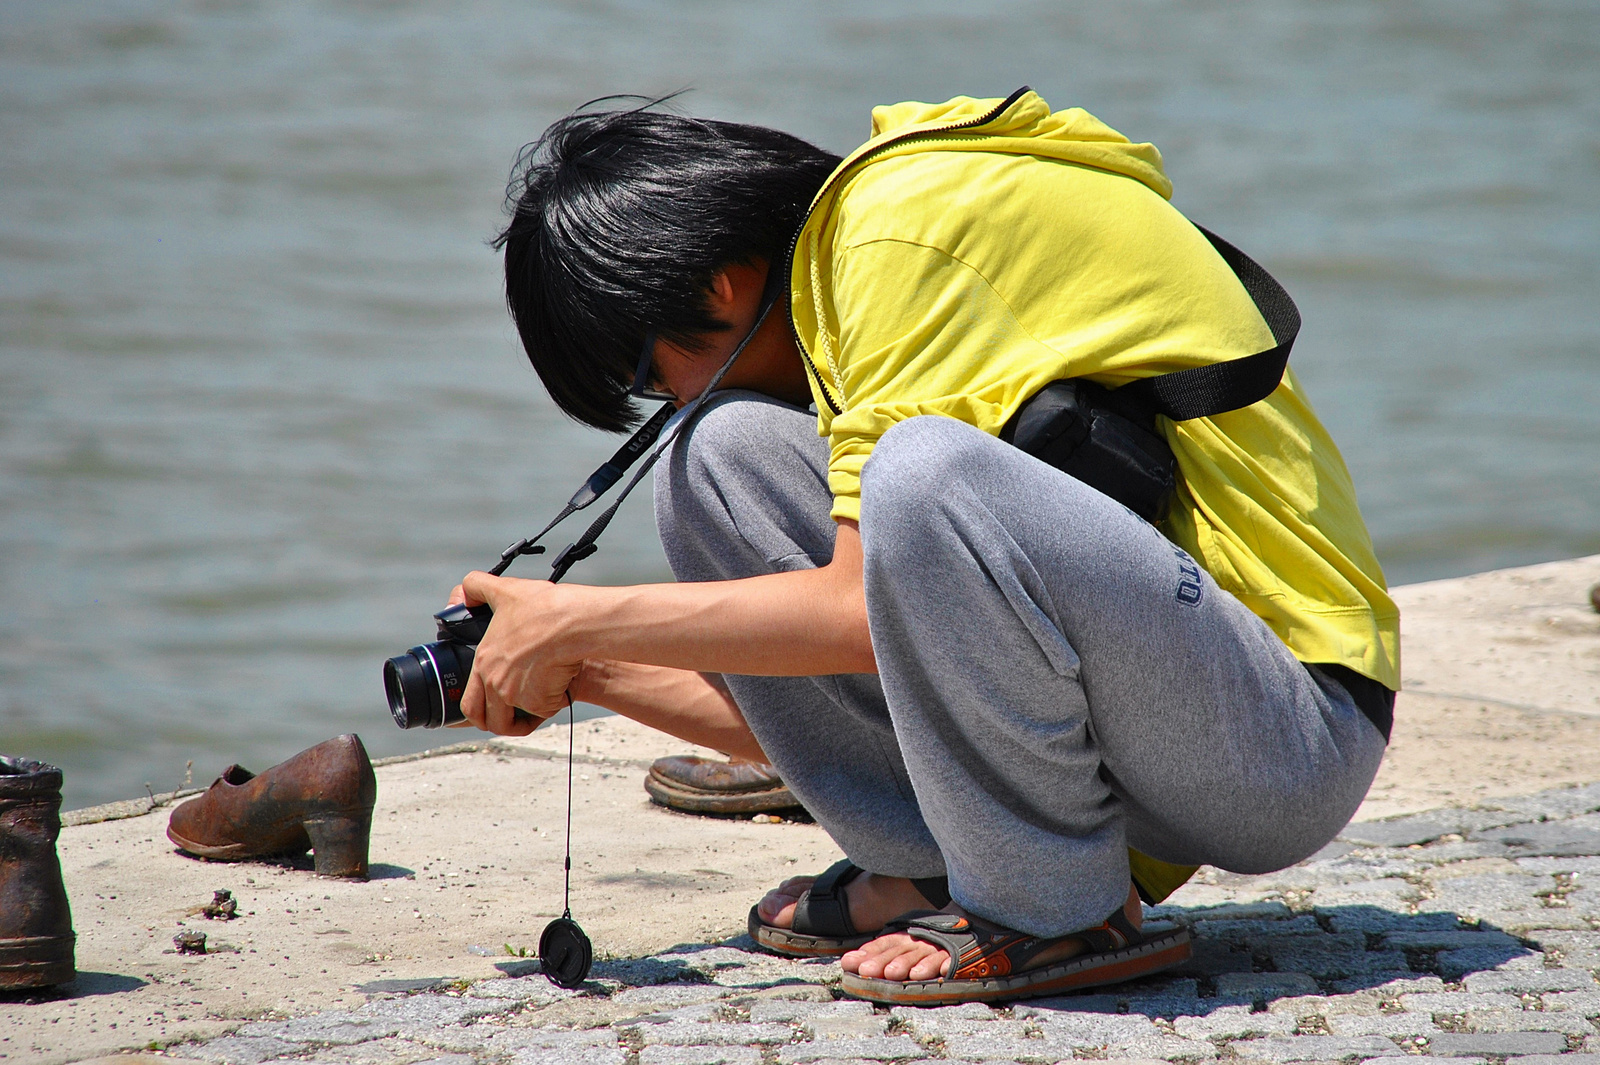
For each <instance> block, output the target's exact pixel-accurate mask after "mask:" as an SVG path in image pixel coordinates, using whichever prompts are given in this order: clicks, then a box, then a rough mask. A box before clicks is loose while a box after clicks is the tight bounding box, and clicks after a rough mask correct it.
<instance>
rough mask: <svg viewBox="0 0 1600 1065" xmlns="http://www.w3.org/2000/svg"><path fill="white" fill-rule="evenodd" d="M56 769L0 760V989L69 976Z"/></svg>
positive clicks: (71, 941)
mask: <svg viewBox="0 0 1600 1065" xmlns="http://www.w3.org/2000/svg"><path fill="white" fill-rule="evenodd" d="M60 835H61V770H59V769H57V768H56V767H55V766H53V765H46V764H45V763H44V762H36V761H34V760H33V759H31V758H9V757H5V756H0V991H23V990H26V989H28V988H35V987H50V986H52V985H55V984H64V983H66V982H67V981H69V980H71V979H72V978H73V977H74V976H76V975H77V973H76V971H75V970H74V968H73V961H74V958H73V948H74V946H75V945H76V942H77V938H78V937H77V936H76V935H75V934H74V933H73V931H72V910H71V908H70V907H69V906H68V905H67V889H66V886H65V885H64V884H63V883H62V881H61V860H60V859H59V858H58V857H57V856H56V839H57V838H58V837H59V836H60Z"/></svg>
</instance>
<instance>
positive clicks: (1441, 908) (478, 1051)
mask: <svg viewBox="0 0 1600 1065" xmlns="http://www.w3.org/2000/svg"><path fill="white" fill-rule="evenodd" d="M1597 811H1600V786H1591V787H1585V788H1566V789H1559V790H1556V791H1551V792H1544V793H1541V794H1538V795H1531V796H1525V797H1521V798H1516V799H1502V800H1497V801H1495V802H1494V803H1492V804H1485V806H1484V808H1482V809H1476V810H1449V811H1432V812H1429V813H1425V814H1417V815H1414V816H1411V817H1401V818H1395V819H1392V820H1389V821H1380V822H1373V823H1368V824H1357V825H1351V826H1350V827H1349V828H1348V829H1346V830H1345V832H1344V833H1343V834H1342V835H1341V838H1340V840H1339V841H1337V842H1336V843H1335V844H1334V845H1331V846H1330V847H1328V848H1325V849H1324V850H1323V851H1322V852H1321V853H1320V854H1318V855H1315V856H1313V857H1312V858H1311V859H1309V860H1308V861H1306V862H1302V863H1301V864H1300V865H1297V866H1295V867H1293V868H1291V869H1286V870H1283V871H1282V872H1279V873H1272V874H1268V875H1265V876H1257V877H1245V876H1236V875H1233V874H1228V873H1222V872H1217V871H1215V870H1203V871H1202V873H1201V875H1200V876H1199V877H1197V878H1196V880H1195V881H1194V882H1193V883H1192V884H1190V885H1189V886H1187V887H1185V888H1184V889H1183V890H1182V891H1180V892H1179V893H1178V894H1177V895H1176V896H1174V898H1173V899H1172V900H1171V901H1170V902H1169V903H1168V904H1166V905H1163V906H1158V907H1153V908H1151V909H1150V910H1149V911H1148V912H1149V914H1150V916H1152V917H1158V918H1162V919H1166V920H1174V921H1178V922H1180V923H1182V924H1183V925H1185V926H1186V927H1188V928H1189V929H1190V930H1191V933H1192V934H1193V936H1194V937H1195V952H1194V957H1193V958H1192V959H1191V960H1190V961H1189V962H1187V963H1185V964H1184V965H1182V966H1179V967H1178V968H1176V969H1173V970H1170V971H1168V972H1166V973H1163V974H1160V975H1159V976H1156V977H1151V978H1147V979H1144V980H1139V981H1135V982H1132V983H1128V984H1122V985H1118V986H1114V987H1109V988H1099V989H1096V990H1094V991H1091V992H1087V993H1084V994H1080V995H1067V996H1058V997H1052V998H1042V999H1035V1000H1031V1001H1019V1002H1015V1003H1010V1004H1002V1005H1000V1006H988V1005H982V1004H974V1003H969V1004H965V1005H959V1006H944V1007H934V1008H923V1007H914V1006H897V1007H894V1008H888V1009H886V1008H883V1007H874V1006H872V1005H871V1004H868V1003H865V1002H858V1001H852V1000H848V999H842V998H836V994H837V992H836V985H837V968H836V966H835V965H834V964H833V963H831V962H826V961H816V960H813V961H789V960H785V959H781V958H775V957H773V956H770V955H766V954H762V953H759V952H757V951H756V950H755V948H754V944H753V943H752V942H751V941H750V940H749V939H748V938H746V937H742V936H741V937H739V938H737V939H733V940H729V941H727V942H725V943H720V944H694V945H689V946H684V947H680V948H676V949H674V950H672V951H668V952H665V953H663V954H659V955H654V956H651V957H647V958H632V959H617V960H607V961H604V962H602V963H599V964H597V965H596V967H595V972H594V977H593V979H591V981H590V982H589V983H588V984H586V985H585V986H584V987H583V988H580V989H579V990H577V991H562V990H560V989H557V988H553V987H552V986H551V985H549V984H548V982H546V981H545V980H544V979H543V977H541V976H538V975H536V974H535V975H521V976H516V977H506V978H503V979H492V980H484V981H480V982H478V983H476V984H472V985H470V986H466V987H464V988H461V987H456V988H452V989H450V990H447V991H439V990H430V991H422V992H418V993H415V994H403V995H375V996H372V998H371V999H370V1000H369V1001H368V1002H367V1004H366V1005H364V1006H360V1007H359V1008H356V1009H352V1010H330V1011H327V1012H324V1013H321V1014H313V1015H310V1016H305V1017H295V1018H286V1019H281V1020H270V1019H269V1020H263V1021H256V1022H253V1023H249V1024H245V1025H242V1026H240V1027H239V1028H238V1029H237V1030H235V1031H234V1032H232V1033H230V1034H227V1035H225V1036H222V1037H220V1038H215V1039H211V1040H209V1041H207V1042H203V1043H190V1044H185V1045H179V1046H173V1047H169V1048H167V1053H168V1054H170V1055H171V1056H173V1057H176V1058H188V1059H194V1060H201V1061H206V1062H215V1063H219V1065H260V1063H264V1062H284V1063H285V1065H287V1063H288V1062H289V1061H316V1062H328V1063H346V1065H413V1063H419V1062H438V1063H440V1065H447V1063H448V1065H545V1063H560V1065H590V1063H594V1065H599V1063H605V1065H788V1063H794V1065H813V1063H826V1062H835V1061H840V1062H842V1061H850V1062H898V1063H910V1062H924V1061H969V1062H1013V1063H1018V1062H1028V1063H1033V1062H1056V1061H1070V1060H1074V1059H1083V1058H1091V1059H1096V1058H1097V1059H1109V1060H1110V1061H1113V1062H1133V1061H1143V1062H1153V1061H1171V1062H1202V1061H1211V1060H1221V1061H1240V1062H1265V1063H1274V1065H1275V1063H1280V1062H1281V1063H1294V1062H1334V1061H1340V1062H1357V1061H1366V1060H1370V1059H1373V1058H1396V1057H1400V1056H1411V1057H1434V1058H1441V1059H1443V1058H1448V1059H1450V1061H1451V1063H1452V1065H1473V1063H1483V1065H1490V1063H1499V1062H1502V1061H1503V1062H1506V1063H1508V1065H1600V980H1597V979H1596V976H1597V972H1600V905H1596V903H1595V901H1593V900H1596V899H1600V853H1597V852H1600V838H1597V831H1600V830H1597V825H1600V812H1597Z"/></svg>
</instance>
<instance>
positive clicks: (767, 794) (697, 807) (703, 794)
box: [644, 755, 800, 815]
mask: <svg viewBox="0 0 1600 1065" xmlns="http://www.w3.org/2000/svg"><path fill="white" fill-rule="evenodd" d="M644 790H645V791H647V792H649V793H650V798H652V799H654V800H655V801H656V802H658V803H660V804H661V805H662V806H665V807H667V808H669V809H672V810H681V811H683V812H684V813H691V814H724V815H727V814H760V813H769V812H771V811H773V810H787V809H792V808H794V807H798V806H799V805H800V803H799V801H798V800H797V799H796V798H795V797H794V794H793V793H792V792H791V791H790V790H789V789H788V788H787V787H786V786H785V785H784V783H783V780H782V778H780V777H779V776H778V772H777V770H775V769H773V768H772V767H771V766H770V765H766V764H764V763H755V762H718V761H713V760H711V759H709V758H698V757H695V756H694V755H677V756H674V757H671V758H658V759H656V761H655V764H653V765H652V766H651V767H650V772H649V774H647V775H646V776H645V778H644Z"/></svg>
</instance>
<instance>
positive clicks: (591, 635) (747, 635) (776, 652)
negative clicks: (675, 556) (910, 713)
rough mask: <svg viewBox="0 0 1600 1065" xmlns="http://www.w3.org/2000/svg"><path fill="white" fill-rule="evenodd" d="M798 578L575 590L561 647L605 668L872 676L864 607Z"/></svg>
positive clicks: (846, 592) (843, 593)
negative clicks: (605, 663)
mask: <svg viewBox="0 0 1600 1065" xmlns="http://www.w3.org/2000/svg"><path fill="white" fill-rule="evenodd" d="M827 576H828V573H827V571H826V570H805V571H800V572H795V573H778V574H772V575H769V576H762V577H752V578H749V579H747V580H739V581H716V582H709V583H703V584H658V585H636V586H633V587H625V588H583V589H577V588H574V589H572V591H574V592H576V593H578V595H577V596H575V598H574V601H573V602H572V616H571V621H570V622H569V623H568V627H567V638H568V639H570V640H572V641H574V645H575V646H579V647H583V648H585V649H586V650H587V651H588V653H590V654H592V655H595V656H598V657H603V658H607V659H617V660H622V661H629V662H645V663H651V664H656V665H670V666H674V667H676V668H679V669H692V670H700V671H706V672H713V673H748V674H756V675H760V676H815V675H819V674H828V673H871V672H876V670H877V663H876V660H875V659H874V658H873V656H872V641H871V637H870V636H869V635H868V632H867V629H866V617H865V614H866V611H865V607H864V605H859V604H857V603H853V602H852V601H851V600H852V599H853V598H858V597H859V591H857V592H856V593H855V596H852V595H851V590H850V589H849V588H848V587H838V586H837V582H830V581H828V580H826V578H827Z"/></svg>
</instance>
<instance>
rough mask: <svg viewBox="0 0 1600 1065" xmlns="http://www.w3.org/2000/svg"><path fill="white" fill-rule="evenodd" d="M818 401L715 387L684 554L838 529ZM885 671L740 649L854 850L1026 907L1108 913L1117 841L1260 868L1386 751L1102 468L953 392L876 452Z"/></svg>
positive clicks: (668, 521) (1020, 912)
mask: <svg viewBox="0 0 1600 1065" xmlns="http://www.w3.org/2000/svg"><path fill="white" fill-rule="evenodd" d="M827 461H828V448H827V443H826V442H825V441H824V440H822V439H821V438H819V437H818V436H817V435H816V418H815V416H814V415H812V414H809V413H807V412H805V411H802V410H799V409H797V408H795V407H791V406H788V405H786V404H783V403H779V402H777V401H774V400H770V399H768V398H766V397H763V396H758V395H755V394H753V393H748V392H729V393H727V394H725V395H724V396H720V397H717V399H715V400H713V401H712V402H711V403H708V404H707V406H706V409H705V410H704V412H703V413H702V414H701V416H700V417H699V419H698V420H697V423H696V424H695V425H694V426H692V427H691V428H690V429H689V431H688V432H687V433H686V434H685V435H684V436H683V437H681V438H680V439H679V441H678V442H677V443H676V444H675V445H674V447H673V451H672V454H671V455H670V456H668V457H667V460H666V461H665V462H664V464H663V466H662V467H661V468H659V469H658V472H657V475H656V497H655V503H656V522H657V525H658V527H659V529H660V532H661V540H662V543H663V545H664V546H665V548H666V553H667V558H668V560H669V562H670V563H671V565H672V568H673V572H674V573H675V574H676V575H677V577H678V579H679V580H684V581H712V580H728V579H733V578H739V577H749V576H754V575H756V574H761V573H773V572H779V571H785V570H795V569H805V568H809V567H813V566H821V565H824V564H826V563H827V562H828V560H829V559H830V558H831V557H832V554H833V539H834V528H835V526H834V523H833V521H832V519H831V518H830V517H829V510H830V508H831V506H832V497H831V495H830V493H829V491H828V486H827ZM861 541H862V547H863V551H864V553H865V581H866V599H867V615H868V620H869V623H870V626H871V631H872V646H873V650H874V652H875V653H876V656H877V661H878V675H877V676H870V675H847V676H817V677H799V678H796V677H754V676H729V677H727V682H728V686H729V688H730V690H731V691H732V692H733V696H734V698H735V700H736V701H737V702H738V704H739V707H740V709H741V710H742V711H743V713H744V715H745V718H746V720H747V721H748V722H749V724H750V728H751V730H752V731H753V732H754V733H755V735H756V738H757V739H759V740H760V741H761V746H762V748H763V749H764V750H765V751H766V752H767V754H768V756H769V757H770V758H771V759H772V761H773V764H774V765H775V766H776V767H777V769H778V771H779V772H780V773H781V774H782V776H783V779H784V781H785V782H786V783H787V784H788V785H789V787H790V788H791V789H792V790H793V791H794V793H795V795H796V796H797V797H798V798H799V799H800V801H801V802H803V803H804V804H805V806H806V808H807V809H808V810H810V811H811V813H812V814H813V815H814V816H815V817H816V819H817V821H818V822H819V823H820V824H821V825H822V826H823V827H824V828H826V829H827V830H828V832H829V834H830V835H832V837H833V838H834V840H835V841H836V842H837V843H838V844H839V846H840V847H841V848H842V849H843V850H844V852H845V853H846V854H847V855H849V856H850V858H851V860H852V861H854V862H855V863H856V864H858V865H860V866H862V867H864V868H866V869H869V870H872V871H873V872H878V873H885V874H890V875H897V876H911V877H924V876H937V875H939V874H941V873H948V875H949V877H950V891H951V894H952V895H953V896H954V898H955V899H956V901H958V902H960V903H961V904H962V905H963V906H965V907H967V909H969V910H970V911H971V912H973V913H976V914H978V915H979V916H982V917H986V918H988V919H990V920H993V921H996V922H998V923H1000V924H1002V925H1005V926H1007V927H1010V928H1015V929H1019V930H1021V931H1025V932H1029V933H1032V934H1034V935H1060V934H1064V933H1066V932H1071V931H1076V930H1078V929H1082V928H1086V927H1089V926H1092V925H1095V924H1098V923H1100V922H1101V921H1102V920H1104V919H1105V917H1106V915H1107V914H1109V913H1110V912H1111V911H1112V910H1114V909H1116V908H1117V906H1118V905H1120V904H1121V902H1122V901H1123V899H1124V898H1125V896H1126V895H1127V892H1128V881H1129V874H1128V861H1127V851H1126V848H1127V847H1129V846H1132V847H1134V848H1136V849H1138V850H1140V851H1142V852H1144V853H1146V854H1149V855H1150V856H1152V857H1155V858H1160V859H1163V860H1166V861H1171V862H1178V863H1183V864H1200V863H1205V864H1210V865H1215V866H1219V867H1221V868H1224V869H1230V870H1234V871H1237V872H1247V873H1248V872H1266V871H1270V870H1273V869H1279V868H1282V867H1284V866H1286V865H1290V864H1292V863H1294V862H1295V861H1298V860H1299V859H1301V858H1303V857H1305V856H1306V855H1308V854H1310V853H1312V852H1314V851H1315V850H1317V849H1318V848H1319V847H1321V846H1322V845H1323V844H1325V843H1326V842H1327V841H1328V840H1329V839H1331V838H1332V837H1333V836H1334V834H1335V833H1336V832H1338V831H1339V829H1340V828H1342V827H1343V826H1344V824H1345V823H1346V821H1348V820H1349V818H1350V815H1351V814H1352V813H1354V811H1355V809H1356V807H1357V806H1358V805H1359V804H1360V802H1361V800H1362V798H1363V796H1365V794H1366V791H1367V788H1368V786H1369V785H1370V784H1371V782H1372V778H1373V776H1374V775H1375V774H1376V773H1377V770H1378V763H1379V761H1380V759H1381V757H1382V755H1383V749H1384V741H1383V737H1382V735H1381V734H1380V733H1379V732H1378V730H1377V728H1375V727H1374V726H1373V725H1372V724H1371V723H1370V722H1369V721H1368V720H1367V719H1366V718H1365V717H1364V716H1363V715H1362V714H1361V712H1360V711H1359V710H1358V709H1356V707H1355V704H1354V703H1353V702H1352V701H1351V699H1350V696H1349V694H1348V693H1347V692H1346V691H1345V690H1344V689H1343V688H1342V687H1341V686H1340V685H1339V684H1338V683H1337V682H1335V681H1334V680H1332V679H1331V678H1329V677H1327V676H1325V675H1323V674H1322V673H1321V672H1320V671H1316V670H1313V669H1308V668H1307V667H1305V666H1304V665H1302V664H1301V663H1299V662H1298V661H1296V660H1295V658H1294V656H1293V655H1292V654H1290V652H1289V650H1288V648H1287V647H1286V646H1285V645H1284V644H1283V642H1282V641H1281V640H1280V639H1278V637H1277V636H1275V635H1274V634H1273V633H1272V632H1271V630H1269V629H1268V628H1267V626H1266V625H1265V624H1263V623H1262V622H1261V620H1260V619H1259V618H1257V617H1256V616H1255V615H1254V614H1252V613H1250V611H1249V610H1247V609H1246V608H1245V607H1244V606H1243V605H1242V604H1241V603H1240V602H1239V601H1238V600H1237V599H1236V598H1234V597H1233V596H1232V595H1230V594H1228V593H1227V592H1224V591H1222V590H1220V589H1219V588H1218V587H1217V585H1216V584H1215V583H1214V582H1213V581H1212V579H1211V577H1210V576H1209V575H1208V574H1206V573H1205V572H1204V571H1203V570H1202V569H1201V568H1200V567H1198V566H1197V565H1195V563H1194V562H1193V560H1191V559H1190V558H1189V556H1188V555H1186V554H1185V553H1184V552H1182V551H1180V550H1178V549H1177V548H1176V547H1174V546H1173V545H1172V544H1171V543H1170V542H1169V541H1168V540H1166V539H1165V538H1164V537H1163V536H1161V534H1160V533H1158V532H1157V531H1156V530H1155V529H1154V528H1152V527H1151V526H1150V525H1148V524H1146V523H1145V522H1144V521H1142V520H1140V519H1139V518H1138V517H1137V516H1135V515H1134V514H1133V513H1132V512H1130V511H1128V510H1127V509H1125V508H1124V507H1122V506H1121V505H1120V504H1118V503H1115V502H1113V501H1112V500H1110V499H1109V498H1107V497H1106V496H1104V495H1102V494H1100V493H1099V492H1096V491H1094V490H1093V489H1091V488H1088V487H1087V486H1085V485H1084V484H1083V483H1082V482H1080V481H1077V480H1075V479H1074V478H1072V477H1069V476H1067V475H1066V474H1063V473H1060V472H1059V471H1056V470H1054V469H1052V468H1050V467H1048V466H1046V465H1045V464H1043V463H1042V462H1039V461H1037V460H1035V459H1033V458H1030V457H1028V456H1027V455H1024V454H1023V453H1022V452H1020V451H1017V450H1016V449H1015V448H1013V447H1011V446H1010V445H1008V444H1005V443H1002V442H1001V441H999V440H996V439H995V438H993V437H991V436H989V435H987V434H986V433H983V432H981V431H979V430H977V429H974V428H972V427H971V426H968V425H965V424H963V423H960V422H957V421H954V420H952V419H949V418H939V417H919V418H912V419H910V420H909V421H906V422H903V423H901V424H899V425H897V426H895V427H894V428H893V429H891V430H890V431H889V432H888V433H887V434H885V435H884V437H883V438H882V439H881V440H880V441H879V443H878V445H877V447H876V449H875V450H874V451H873V454H872V457H871V459H869V460H868V462H867V466H866V469H865V471H864V473H863V477H862V492H861Z"/></svg>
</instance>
